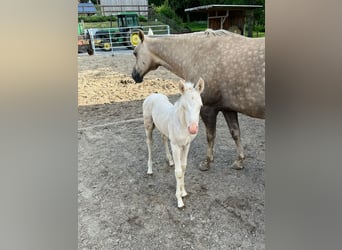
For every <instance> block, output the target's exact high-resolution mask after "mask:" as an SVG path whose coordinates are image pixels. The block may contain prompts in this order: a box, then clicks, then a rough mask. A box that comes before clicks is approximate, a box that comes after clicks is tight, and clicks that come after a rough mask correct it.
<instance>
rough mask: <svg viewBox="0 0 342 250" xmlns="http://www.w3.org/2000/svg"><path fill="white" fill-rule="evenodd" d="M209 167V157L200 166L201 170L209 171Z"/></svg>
mask: <svg viewBox="0 0 342 250" xmlns="http://www.w3.org/2000/svg"><path fill="white" fill-rule="evenodd" d="M209 168H210V161H209V160H208V159H207V160H204V161H202V162H201V164H200V166H199V170H201V171H208V170H209Z"/></svg>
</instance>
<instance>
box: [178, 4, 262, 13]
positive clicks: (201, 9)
mask: <svg viewBox="0 0 342 250" xmlns="http://www.w3.org/2000/svg"><path fill="white" fill-rule="evenodd" d="M262 7H263V6H262V5H227V4H211V5H203V6H198V7H193V8H188V9H185V10H184V11H186V12H191V11H197V12H207V10H209V9H210V10H227V9H238V8H240V9H255V8H262Z"/></svg>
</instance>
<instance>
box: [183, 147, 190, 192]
mask: <svg viewBox="0 0 342 250" xmlns="http://www.w3.org/2000/svg"><path fill="white" fill-rule="evenodd" d="M189 149H190V143H189V144H187V145H185V146H183V149H182V151H181V165H182V171H183V177H182V183H181V195H182V197H185V196H187V195H188V193H187V192H186V190H185V184H184V179H185V170H186V166H187V162H188V153H189Z"/></svg>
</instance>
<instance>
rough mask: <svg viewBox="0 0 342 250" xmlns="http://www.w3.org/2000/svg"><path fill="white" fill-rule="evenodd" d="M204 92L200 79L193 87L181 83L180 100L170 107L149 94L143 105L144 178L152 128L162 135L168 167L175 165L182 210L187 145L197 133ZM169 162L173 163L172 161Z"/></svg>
mask: <svg viewBox="0 0 342 250" xmlns="http://www.w3.org/2000/svg"><path fill="white" fill-rule="evenodd" d="M203 89H204V81H203V79H202V78H200V79H199V80H198V82H197V84H196V86H194V84H192V83H189V82H183V81H181V82H180V83H179V90H180V93H181V97H180V98H179V99H178V101H177V102H176V103H175V104H174V105H173V104H172V103H170V102H169V99H168V98H167V97H166V96H165V95H162V94H152V95H150V96H148V97H147V98H146V100H145V101H144V103H143V116H144V126H145V131H146V136H147V140H146V143H147V148H148V170H147V173H148V174H152V159H151V158H152V155H151V146H152V131H153V129H154V127H157V129H158V130H159V131H160V133H161V134H162V138H163V142H164V146H165V151H166V157H167V158H168V160H169V164H170V166H171V165H173V164H174V165H175V176H176V181H177V187H176V197H177V203H178V207H179V208H181V207H183V206H184V203H183V200H182V197H184V196H186V195H187V192H186V191H185V187H184V174H185V169H186V164H187V158H188V152H189V148H190V143H191V141H192V140H193V139H194V138H195V136H196V134H197V132H198V121H199V113H200V110H201V107H202V100H201V96H200V94H201V93H202V92H203ZM167 138H169V139H170V142H171V150H172V156H173V157H172V156H171V154H170V151H169V147H168V141H167ZM172 158H173V159H172Z"/></svg>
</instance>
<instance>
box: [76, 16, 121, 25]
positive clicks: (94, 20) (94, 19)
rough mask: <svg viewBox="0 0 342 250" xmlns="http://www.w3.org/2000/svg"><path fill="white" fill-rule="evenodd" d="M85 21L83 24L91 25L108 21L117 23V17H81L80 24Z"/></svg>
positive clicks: (79, 18)
mask: <svg viewBox="0 0 342 250" xmlns="http://www.w3.org/2000/svg"><path fill="white" fill-rule="evenodd" d="M81 20H83V22H85V23H86V22H90V23H97V22H106V21H108V22H109V21H111V20H112V21H113V22H116V16H97V15H94V16H79V17H78V21H79V22H80V21H81Z"/></svg>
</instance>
